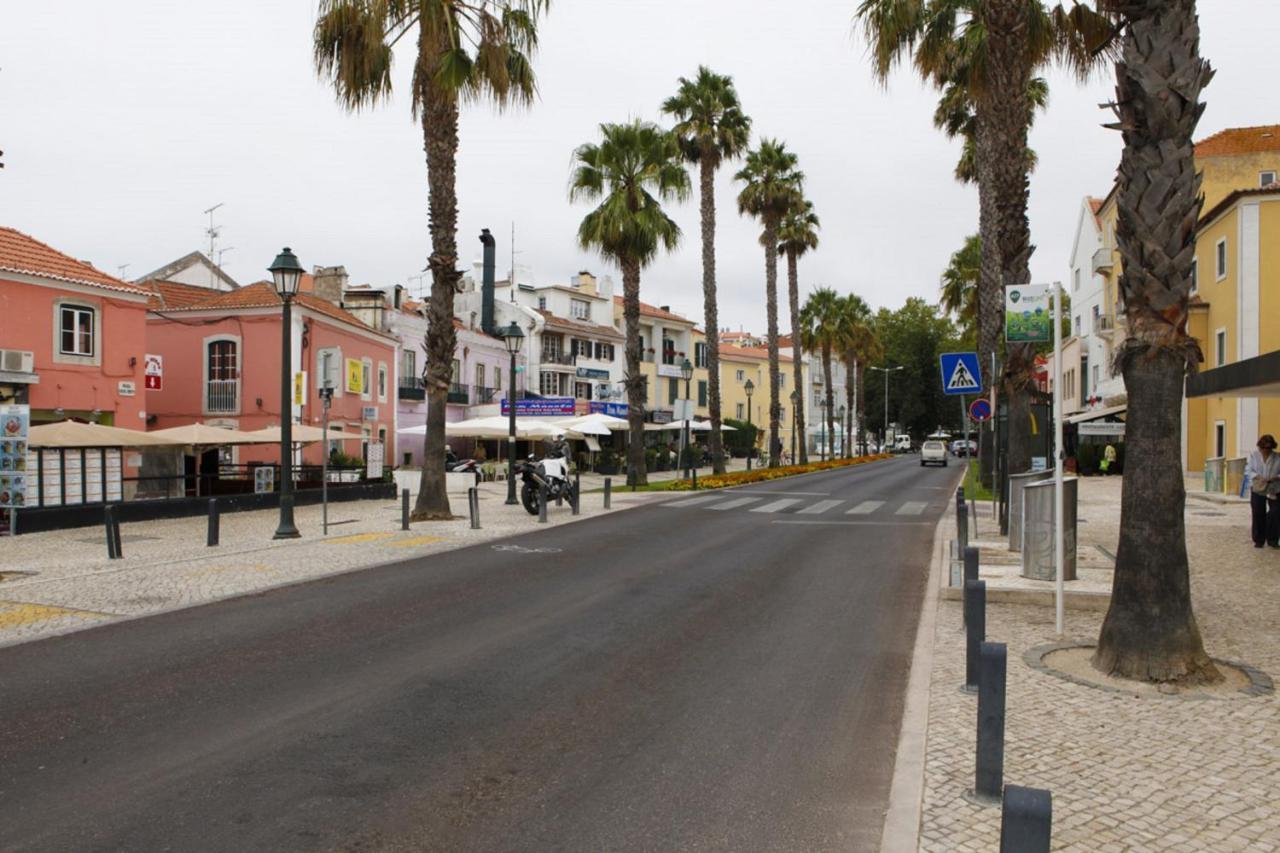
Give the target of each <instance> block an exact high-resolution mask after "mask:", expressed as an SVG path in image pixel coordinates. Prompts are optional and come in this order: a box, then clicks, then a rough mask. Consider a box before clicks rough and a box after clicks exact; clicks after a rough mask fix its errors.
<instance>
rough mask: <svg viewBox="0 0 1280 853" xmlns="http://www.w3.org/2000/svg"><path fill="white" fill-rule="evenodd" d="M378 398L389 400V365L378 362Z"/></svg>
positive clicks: (382, 400) (384, 400) (383, 400)
mask: <svg viewBox="0 0 1280 853" xmlns="http://www.w3.org/2000/svg"><path fill="white" fill-rule="evenodd" d="M378 400H379V401H381V402H383V403H385V402H387V366H386V365H385V364H383V363H382V362H378Z"/></svg>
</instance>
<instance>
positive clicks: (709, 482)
mask: <svg viewBox="0 0 1280 853" xmlns="http://www.w3.org/2000/svg"><path fill="white" fill-rule="evenodd" d="M892 458H893V455H892V454H890V453H874V454H871V455H870V456H855V457H854V458H852V459H831V460H828V461H826V462H810V463H809V464H808V465H787V466H785V467H780V468H757V469H755V470H754V471H735V472H734V473H732V474H718V475H712V476H710V477H699V478H698V490H699V491H701V490H702V489H723V488H726V487H728V486H744V485H746V484H747V483H763V482H764V481H766V480H778V479H781V478H782V477H791V476H794V475H796V474H812V473H813V472H815V471H831V470H833V469H835V468H848V467H849V466H851V465H864V464H866V463H867V462H878V461H879V460H881V459H892ZM692 488H693V484H692V483H690V482H689V481H688V480H673V481H672V483H671V487H670V491H673V492H687V491H689V490H690V489H692Z"/></svg>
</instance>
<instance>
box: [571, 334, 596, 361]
mask: <svg viewBox="0 0 1280 853" xmlns="http://www.w3.org/2000/svg"><path fill="white" fill-rule="evenodd" d="M593 349H594V347H592V345H591V341H584V340H581V339H579V338H574V339H573V354H574V355H576V356H579V357H581V358H591V354H592V351H593Z"/></svg>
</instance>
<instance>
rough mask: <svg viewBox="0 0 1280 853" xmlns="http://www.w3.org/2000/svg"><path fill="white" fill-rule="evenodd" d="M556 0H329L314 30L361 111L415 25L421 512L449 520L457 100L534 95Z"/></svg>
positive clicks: (326, 60) (340, 87) (503, 101)
mask: <svg viewBox="0 0 1280 853" xmlns="http://www.w3.org/2000/svg"><path fill="white" fill-rule="evenodd" d="M548 4H549V0H382V2H376V3H374V2H368V0H321V3H320V16H319V18H318V20H317V21H316V26H315V31H314V33H313V44H312V47H313V50H314V59H315V66H316V70H317V71H318V72H319V73H320V75H321V76H322V77H324V78H326V79H327V80H328V81H329V82H330V83H331V84H332V85H333V88H334V91H335V93H336V94H337V97H338V101H339V103H341V104H342V105H343V106H344V107H346V108H347V109H348V110H352V111H358V110H360V109H362V108H364V107H370V106H374V105H376V104H377V103H378V102H379V101H381V100H385V99H386V98H389V97H390V96H391V66H392V58H393V48H394V47H395V45H396V43H397V42H399V41H400V39H402V38H403V37H404V36H406V35H408V34H409V33H410V32H411V31H412V30H413V29H414V27H417V30H418V46H417V51H416V52H415V54H414V58H413V78H412V79H413V83H412V86H413V97H412V100H411V103H412V104H413V112H414V115H415V117H417V118H418V119H419V120H420V121H421V123H422V137H423V146H424V148H425V150H426V159H427V194H428V208H429V230H430V232H431V255H430V257H429V258H428V259H427V265H428V267H429V268H430V269H431V299H430V303H429V307H428V313H427V320H428V324H429V325H428V329H427V337H426V342H425V344H426V351H427V364H426V369H425V372H424V375H423V379H424V380H425V382H426V388H427V434H426V438H425V443H424V454H425V455H424V458H423V462H422V483H421V486H420V487H419V489H418V501H417V504H416V506H415V507H414V512H413V516H412V517H413V519H414V520H415V521H420V520H425V519H448V518H452V517H453V515H452V513H451V512H450V510H449V497H448V495H447V493H446V492H445V479H444V449H445V447H444V446H445V436H444V423H445V420H444V418H445V403H446V397H447V395H448V392H449V381H450V378H451V376H452V373H453V354H454V349H455V347H456V344H457V340H456V335H455V334H454V329H453V295H454V293H455V292H457V284H458V281H459V279H460V277H461V273H460V272H459V270H458V245H457V230H458V194H457V187H456V181H455V167H456V160H457V154H458V106H459V103H460V102H461V101H464V100H479V99H488V100H490V101H491V102H492V103H494V104H495V105H497V106H498V107H499V108H502V107H506V106H507V105H509V104H512V103H517V104H527V103H529V102H531V101H532V100H533V97H534V94H535V92H536V82H535V78H534V73H533V67H532V65H531V64H530V57H531V56H532V54H533V51H534V48H535V47H536V46H537V40H538V34H537V26H538V19H539V17H540V16H541V15H542V14H543V13H544V12H545V11H546V9H547V7H548Z"/></svg>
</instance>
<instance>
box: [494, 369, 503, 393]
mask: <svg viewBox="0 0 1280 853" xmlns="http://www.w3.org/2000/svg"><path fill="white" fill-rule="evenodd" d="M493 390H494V391H501V390H502V368H500V367H497V366H496V365H495V366H494V368H493Z"/></svg>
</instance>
